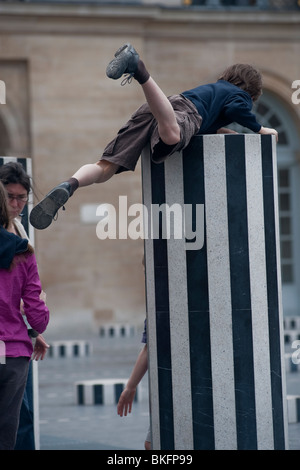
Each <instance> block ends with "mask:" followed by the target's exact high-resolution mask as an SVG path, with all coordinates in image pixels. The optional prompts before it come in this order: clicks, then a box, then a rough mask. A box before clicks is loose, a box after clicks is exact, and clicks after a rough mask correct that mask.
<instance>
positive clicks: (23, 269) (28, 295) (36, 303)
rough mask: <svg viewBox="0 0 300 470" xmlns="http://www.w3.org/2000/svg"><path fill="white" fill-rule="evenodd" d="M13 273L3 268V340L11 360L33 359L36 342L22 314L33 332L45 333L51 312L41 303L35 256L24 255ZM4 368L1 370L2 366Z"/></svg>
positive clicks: (0, 312) (0, 321)
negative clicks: (30, 335) (19, 358)
mask: <svg viewBox="0 0 300 470" xmlns="http://www.w3.org/2000/svg"><path fill="white" fill-rule="evenodd" d="M18 256H21V257H22V258H21V260H20V261H19V262H18V263H16V266H15V267H14V268H13V269H12V270H8V269H4V268H2V269H1V268H0V340H1V341H3V342H4V343H5V355H6V356H7V357H19V356H27V357H30V356H31V354H32V352H33V347H32V341H31V339H30V338H29V336H28V332H27V326H26V325H25V322H24V320H23V316H22V314H21V311H20V299H22V300H23V302H24V313H25V315H26V317H27V320H28V322H29V324H30V326H31V327H32V328H34V329H35V330H36V331H38V332H39V333H42V332H43V331H44V330H45V329H46V327H47V325H48V322H49V310H48V308H47V306H46V305H45V303H44V302H43V301H42V300H40V298H39V296H40V293H41V283H40V278H39V274H38V269H37V263H36V258H35V255H34V254H29V253H26V254H22V255H17V256H16V257H18ZM0 367H1V366H0Z"/></svg>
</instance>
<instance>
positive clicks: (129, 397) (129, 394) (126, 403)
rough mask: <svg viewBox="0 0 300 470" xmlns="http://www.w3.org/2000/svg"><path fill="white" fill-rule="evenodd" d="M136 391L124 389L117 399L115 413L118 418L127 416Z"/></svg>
mask: <svg viewBox="0 0 300 470" xmlns="http://www.w3.org/2000/svg"><path fill="white" fill-rule="evenodd" d="M135 392H136V389H135V388H133V389H131V390H130V389H128V388H124V390H123V392H122V393H121V396H120V398H119V402H118V405H117V412H118V415H120V416H123V414H124V416H127V413H131V408H132V402H133V400H134V396H135Z"/></svg>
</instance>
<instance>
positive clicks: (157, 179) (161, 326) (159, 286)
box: [151, 162, 174, 450]
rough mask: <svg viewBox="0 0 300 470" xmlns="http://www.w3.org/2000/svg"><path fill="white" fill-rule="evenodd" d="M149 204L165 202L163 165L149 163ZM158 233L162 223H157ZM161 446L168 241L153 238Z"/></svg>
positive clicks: (165, 408)
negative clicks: (150, 196)
mask: <svg viewBox="0 0 300 470" xmlns="http://www.w3.org/2000/svg"><path fill="white" fill-rule="evenodd" d="M151 188H152V204H159V205H161V204H164V203H165V177H164V164H155V163H153V162H152V163H151ZM160 232H161V224H160ZM153 252H154V278H155V279H154V282H155V309H156V340H157V364H158V388H159V415H160V440H161V446H160V449H169V450H172V449H174V422H173V394H172V364H171V341H170V311H169V288H168V257H167V240H165V239H162V238H158V239H154V240H153Z"/></svg>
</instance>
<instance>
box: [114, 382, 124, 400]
mask: <svg viewBox="0 0 300 470" xmlns="http://www.w3.org/2000/svg"><path fill="white" fill-rule="evenodd" d="M123 389H124V384H123V383H117V384H115V403H118V401H119V398H120V395H121V393H122V392H123Z"/></svg>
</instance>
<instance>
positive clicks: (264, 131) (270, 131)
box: [259, 126, 278, 142]
mask: <svg viewBox="0 0 300 470" xmlns="http://www.w3.org/2000/svg"><path fill="white" fill-rule="evenodd" d="M259 134H264V135H268V134H271V135H275V137H276V142H278V132H277V131H276V130H275V129H272V128H270V127H263V126H261V128H260V131H259Z"/></svg>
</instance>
